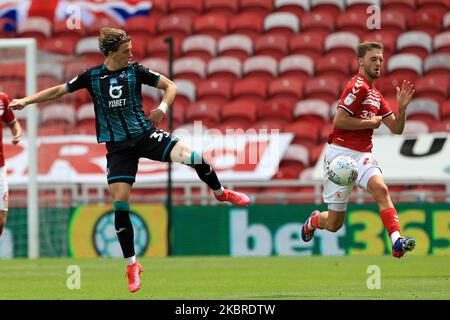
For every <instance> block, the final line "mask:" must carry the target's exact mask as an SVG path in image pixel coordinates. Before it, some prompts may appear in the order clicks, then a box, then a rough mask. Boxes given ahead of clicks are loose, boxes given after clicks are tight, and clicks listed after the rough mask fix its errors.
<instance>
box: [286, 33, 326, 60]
mask: <svg viewBox="0 0 450 320" xmlns="http://www.w3.org/2000/svg"><path fill="white" fill-rule="evenodd" d="M325 37H326V33H323V32H314V31H306V32H301V33H300V34H298V35H295V36H294V37H292V38H290V40H289V50H290V53H291V54H304V55H307V56H310V57H311V58H313V59H317V58H318V57H320V56H321V55H322V54H323V47H324V42H325Z"/></svg>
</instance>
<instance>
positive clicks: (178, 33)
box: [157, 13, 192, 39]
mask: <svg viewBox="0 0 450 320" xmlns="http://www.w3.org/2000/svg"><path fill="white" fill-rule="evenodd" d="M157 31H158V34H159V35H160V36H163V37H168V36H172V37H174V38H180V39H183V38H184V37H186V36H188V35H190V34H191V33H192V20H191V18H190V17H189V16H187V15H183V14H178V13H174V14H171V15H168V16H165V17H162V18H161V19H160V20H159V23H158V30H157Z"/></svg>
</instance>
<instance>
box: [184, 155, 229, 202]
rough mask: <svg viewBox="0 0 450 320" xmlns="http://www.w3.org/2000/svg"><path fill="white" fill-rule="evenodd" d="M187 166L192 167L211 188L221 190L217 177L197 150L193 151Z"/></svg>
mask: <svg viewBox="0 0 450 320" xmlns="http://www.w3.org/2000/svg"><path fill="white" fill-rule="evenodd" d="M189 166H191V167H193V168H194V169H195V171H196V172H197V175H198V177H199V178H200V180H202V181H203V182H204V183H206V184H207V185H208V187H210V188H211V189H212V190H215V191H218V192H219V193H220V192H222V185H221V183H220V182H219V178H217V174H216V172H215V171H214V169H213V168H212V167H211V165H210V164H209V163H208V161H206V159H205V158H203V156H201V155H200V154H199V153H198V152H197V151H193V152H192V154H191V159H190V163H189Z"/></svg>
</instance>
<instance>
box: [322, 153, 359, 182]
mask: <svg viewBox="0 0 450 320" xmlns="http://www.w3.org/2000/svg"><path fill="white" fill-rule="evenodd" d="M327 175H328V179H330V180H331V181H332V182H334V183H336V184H337V185H340V186H348V185H350V184H353V183H354V182H355V181H356V178H358V167H357V165H356V162H355V160H353V159H352V158H351V157H349V156H339V157H336V158H334V159H333V161H331V163H330V165H329V167H328V172H327Z"/></svg>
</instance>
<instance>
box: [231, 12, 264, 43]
mask: <svg viewBox="0 0 450 320" xmlns="http://www.w3.org/2000/svg"><path fill="white" fill-rule="evenodd" d="M263 20H264V18H263V17H262V16H261V15H259V14H256V13H253V12H243V13H240V14H238V15H237V16H233V17H231V20H230V25H229V33H230V34H244V35H247V36H249V37H250V38H255V37H256V36H258V35H259V34H260V33H262V31H263Z"/></svg>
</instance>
